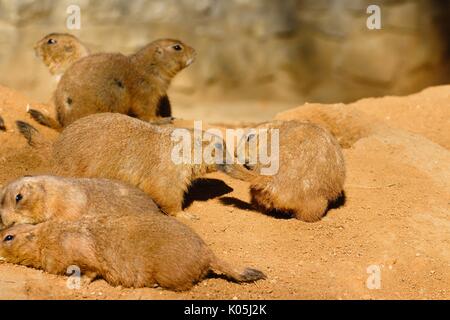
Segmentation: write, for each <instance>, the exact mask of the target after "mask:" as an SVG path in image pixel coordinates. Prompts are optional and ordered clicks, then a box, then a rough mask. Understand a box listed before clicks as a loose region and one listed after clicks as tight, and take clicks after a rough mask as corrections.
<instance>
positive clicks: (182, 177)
mask: <svg viewBox="0 0 450 320" xmlns="http://www.w3.org/2000/svg"><path fill="white" fill-rule="evenodd" d="M17 125H18V128H19V130H20V132H21V133H22V134H23V135H24V136H25V137H26V138H27V140H28V142H29V144H30V145H31V146H33V147H35V148H37V149H40V150H41V154H43V155H45V158H46V159H50V161H51V166H52V169H51V170H52V173H53V174H56V175H62V176H74V177H87V178H107V179H117V180H121V181H124V182H126V183H129V184H131V185H133V186H137V187H139V188H140V189H142V190H144V191H145V192H146V193H147V194H149V195H150V196H151V197H152V199H153V200H154V201H155V202H156V203H157V204H158V206H159V207H160V208H161V209H162V210H163V211H164V212H166V213H168V214H171V215H174V214H176V213H177V212H180V211H182V204H183V200H184V194H185V192H186V191H187V189H188V187H189V186H190V185H191V182H192V181H193V180H194V179H196V178H198V177H201V176H203V175H204V174H206V173H209V172H214V171H217V168H216V163H207V162H205V161H201V162H200V163H198V164H195V163H194V162H187V163H180V164H176V163H175V162H174V161H173V159H172V157H173V150H174V147H175V145H176V144H177V145H178V143H177V142H176V141H173V140H172V133H173V132H174V130H176V128H174V127H173V126H156V125H152V124H149V123H146V122H144V121H140V120H138V119H134V118H131V117H128V116H125V115H122V114H118V113H104V114H94V115H90V116H88V117H85V118H82V119H80V120H78V121H76V122H74V123H73V124H71V125H70V126H68V127H67V128H65V130H64V131H63V132H62V133H61V134H60V135H59V137H58V138H57V140H56V141H55V142H54V143H53V144H51V143H50V142H49V141H48V140H45V139H44V137H43V136H42V135H40V134H39V132H38V131H37V130H36V129H34V128H33V127H32V126H30V125H28V124H26V123H24V122H20V121H19V122H17ZM182 130H186V131H187V130H188V129H182ZM192 133H193V130H192ZM190 136H191V137H192V138H193V139H196V138H195V135H194V134H192V135H190ZM199 143H202V144H206V142H204V141H199V140H198V139H197V140H195V141H192V144H191V145H192V146H193V145H194V144H199ZM214 152H215V151H214V150H212V153H214ZM212 156H215V155H212Z"/></svg>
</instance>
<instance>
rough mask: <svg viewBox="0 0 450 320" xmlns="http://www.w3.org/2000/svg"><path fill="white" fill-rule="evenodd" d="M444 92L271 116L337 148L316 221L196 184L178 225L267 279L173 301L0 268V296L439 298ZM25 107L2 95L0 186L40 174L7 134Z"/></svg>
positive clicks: (239, 189)
mask: <svg viewBox="0 0 450 320" xmlns="http://www.w3.org/2000/svg"><path fill="white" fill-rule="evenodd" d="M449 94H450V86H441V87H434V88H429V89H427V90H424V91H423V92H421V93H418V94H415V95H411V96H408V97H386V98H378V99H364V100H361V101H358V102H356V103H353V104H350V105H342V104H340V105H317V104H308V105H305V106H302V107H299V108H296V109H293V110H289V111H287V112H284V113H281V114H279V115H278V116H277V118H278V119H301V120H307V121H312V122H317V123H319V124H321V125H323V126H325V127H327V128H329V129H330V131H331V132H332V133H334V134H335V135H336V136H337V137H338V139H339V141H340V142H341V144H342V145H343V146H345V148H346V149H345V150H344V154H345V158H346V163H347V167H348V179H347V183H346V187H345V193H346V200H345V203H344V204H343V205H342V206H340V207H338V208H335V209H332V210H330V211H329V213H328V215H327V216H326V217H325V218H324V219H323V220H322V221H320V222H318V223H313V224H308V223H303V222H300V221H297V220H293V219H275V218H273V217H268V216H265V215H263V214H261V213H259V212H256V211H254V210H252V208H251V207H250V206H249V194H248V184H246V183H243V182H241V181H236V180H233V179H230V178H229V177H226V176H224V175H223V174H220V173H216V174H212V175H210V176H208V177H207V179H202V180H201V181H200V182H199V183H197V184H196V185H195V186H194V188H193V190H192V192H191V193H190V194H189V198H190V201H189V204H190V205H189V207H188V208H187V211H188V212H190V213H192V214H195V215H197V216H198V217H199V218H200V219H199V220H196V221H188V220H183V222H185V223H187V224H188V225H190V226H191V227H192V228H194V229H195V230H196V231H197V232H198V233H199V234H200V235H201V236H202V237H203V238H204V239H205V241H206V242H207V243H208V244H209V245H210V246H211V247H212V249H213V250H214V251H215V252H216V253H217V254H218V255H220V256H221V257H223V258H224V259H226V260H227V261H229V262H230V263H233V264H236V265H242V266H244V265H252V266H255V267H258V268H260V269H261V270H263V271H264V272H265V273H266V274H267V275H268V279H267V280H265V281H261V282H258V283H255V284H248V285H238V284H234V283H229V282H225V281H223V280H221V279H208V280H206V281H204V282H202V283H201V284H199V285H197V286H196V287H194V288H193V289H192V290H191V291H188V292H183V293H173V292H169V291H164V290H159V289H150V288H149V289H139V290H132V289H122V288H113V287H111V286H109V285H108V284H107V283H106V282H105V281H102V280H99V281H95V282H93V283H91V284H90V285H85V286H82V288H81V289H79V290H69V289H68V288H67V286H66V281H67V278H65V277H62V276H55V275H49V274H47V273H44V272H40V271H37V270H33V269H30V268H25V267H20V266H13V265H9V264H1V265H0V292H1V293H2V294H1V296H0V298H34V299H35V298H69V299H117V298H123V299H130V298H131V299H136V298H143V299H169V298H176V299H182V298H184V299H191V298H193V299H232V298H234V297H236V298H238V299H263V298H274V299H298V298H305V299H309V298H315V299H336V298H342V299H348V298H354V299H361V298H363V299H369V298H374V299H379V298H394V299H404V298H414V299H422V298H440V299H449V298H450V290H449V288H450V249H449V248H450V235H449V231H448V230H450V202H449V199H450V151H449V150H448V148H449V146H450V145H449V143H450V140H449V139H450V133H449V130H450V126H449V125H448V121H449V120H450V116H449V113H448V112H449ZM28 103H29V100H28V99H27V98H26V97H23V96H22V95H20V94H19V93H17V92H14V91H12V90H9V89H7V88H2V87H0V115H1V116H3V117H4V119H5V122H6V126H7V129H8V130H7V132H2V131H0V152H1V153H0V155H1V156H0V166H1V171H0V185H1V184H4V183H5V182H6V181H7V180H11V179H14V178H16V177H18V176H21V175H23V174H33V173H39V172H45V170H46V169H47V168H46V162H45V161H41V160H40V158H39V157H38V155H37V154H36V152H35V151H33V150H32V149H31V148H30V147H29V146H27V145H26V143H25V141H24V139H23V138H22V137H21V136H20V135H19V134H18V133H17V132H16V130H15V127H14V121H15V120H16V119H23V120H27V119H28V121H29V122H30V123H32V121H31V120H29V117H28V115H26V113H25V109H26V105H27V104H28ZM418 106H419V107H418ZM179 124H180V125H184V126H191V125H192V122H190V121H181V120H180V122H179ZM230 125H231V126H232V125H233V124H230ZM36 127H37V128H39V130H41V131H42V132H43V133H44V134H45V135H47V136H48V137H49V138H53V137H54V136H55V132H52V131H51V130H47V129H46V128H44V127H42V126H38V125H36ZM230 187H231V188H230ZM368 270H369V271H370V270H379V272H380V279H381V287H380V288H379V289H369V288H368V286H367V280H368V278H369V276H370V274H369V273H368Z"/></svg>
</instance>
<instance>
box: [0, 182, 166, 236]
mask: <svg viewBox="0 0 450 320" xmlns="http://www.w3.org/2000/svg"><path fill="white" fill-rule="evenodd" d="M114 211H115V212H114ZM141 211H145V212H158V213H160V211H159V209H158V207H157V206H156V204H155V203H154V202H153V201H152V199H151V198H150V197H149V196H148V195H146V194H145V193H143V192H142V191H141V190H139V189H136V188H132V187H129V186H127V185H125V184H123V183H121V182H118V181H117V182H115V181H110V180H106V179H69V178H61V177H55V176H35V177H23V178H20V179H17V180H15V181H13V182H11V183H10V184H8V185H7V186H5V188H4V189H3V190H1V191H0V217H1V221H2V223H3V225H4V226H5V227H9V226H12V225H15V224H37V223H41V222H44V221H47V220H49V219H59V218H61V219H66V220H74V219H78V218H79V217H81V216H83V215H89V214H113V213H117V214H119V213H120V212H123V213H130V212H134V213H139V212H141ZM161 214H162V213H161Z"/></svg>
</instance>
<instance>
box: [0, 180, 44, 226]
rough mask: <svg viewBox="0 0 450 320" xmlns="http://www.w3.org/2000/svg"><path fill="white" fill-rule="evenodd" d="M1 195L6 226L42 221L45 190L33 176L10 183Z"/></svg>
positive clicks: (1, 212) (3, 222) (0, 207)
mask: <svg viewBox="0 0 450 320" xmlns="http://www.w3.org/2000/svg"><path fill="white" fill-rule="evenodd" d="M0 196H1V198H0V217H1V220H2V224H3V226H4V227H9V226H12V225H14V224H16V223H17V224H19V223H20V224H22V223H37V222H41V221H42V218H43V217H42V215H43V211H44V208H45V207H44V200H45V198H44V197H45V190H44V189H43V186H42V185H41V184H40V183H37V182H36V181H35V180H34V179H32V178H31V177H24V178H21V179H19V180H16V181H14V182H12V183H10V184H9V185H7V186H6V187H5V188H4V189H3V191H2V192H1V193H0Z"/></svg>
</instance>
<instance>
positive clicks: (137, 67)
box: [55, 39, 195, 127]
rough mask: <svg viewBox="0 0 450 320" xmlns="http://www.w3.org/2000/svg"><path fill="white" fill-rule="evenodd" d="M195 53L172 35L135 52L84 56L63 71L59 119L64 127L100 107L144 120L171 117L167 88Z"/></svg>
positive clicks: (57, 94) (57, 96)
mask: <svg viewBox="0 0 450 320" xmlns="http://www.w3.org/2000/svg"><path fill="white" fill-rule="evenodd" d="M176 46H178V47H180V48H182V50H180V51H177V50H175V49H174V48H175V47H176ZM194 58H195V51H194V49H192V48H190V47H189V46H187V45H185V44H183V43H181V42H180V41H178V40H170V39H163V40H157V41H154V42H152V43H151V44H149V45H148V46H146V47H145V48H143V49H141V50H139V51H138V52H137V53H136V54H134V55H131V56H125V55H122V54H119V53H100V54H94V55H90V56H88V57H86V58H83V59H81V60H79V61H78V62H76V63H74V64H73V65H72V66H71V67H70V68H69V69H68V70H67V72H65V73H64V75H63V77H62V78H61V81H60V82H59V84H58V88H57V89H56V92H55V106H56V112H57V116H58V122H59V124H60V125H61V126H62V127H64V126H67V125H69V124H71V123H72V122H74V121H76V120H78V119H80V118H82V117H84V116H87V115H90V114H94V113H102V112H115V113H123V114H127V115H130V116H133V117H136V118H139V119H141V120H145V121H151V120H155V119H158V118H161V117H170V116H171V112H170V104H169V105H168V103H169V101H168V99H167V94H166V92H167V89H168V87H169V85H170V82H171V80H172V78H173V77H174V76H175V75H176V74H177V73H178V72H180V71H181V70H183V69H184V68H186V67H187V66H188V65H190V64H191V63H192V62H193V60H194ZM164 108H165V109H167V108H169V110H161V109H164Z"/></svg>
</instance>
